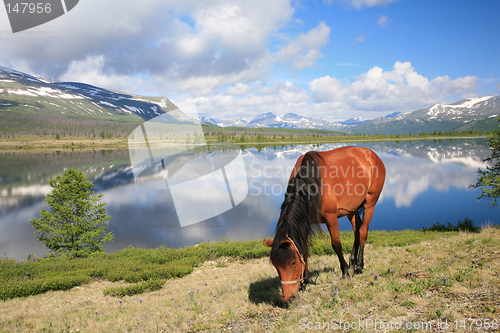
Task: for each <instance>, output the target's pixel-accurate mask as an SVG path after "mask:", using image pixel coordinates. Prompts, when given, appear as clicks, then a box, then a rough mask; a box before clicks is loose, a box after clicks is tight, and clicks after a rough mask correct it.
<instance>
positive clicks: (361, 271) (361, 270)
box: [354, 268, 363, 275]
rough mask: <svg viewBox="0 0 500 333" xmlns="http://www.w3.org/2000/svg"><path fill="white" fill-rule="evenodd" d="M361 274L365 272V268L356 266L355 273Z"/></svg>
mask: <svg viewBox="0 0 500 333" xmlns="http://www.w3.org/2000/svg"><path fill="white" fill-rule="evenodd" d="M359 274H363V269H362V268H356V269H355V270H354V275H359Z"/></svg>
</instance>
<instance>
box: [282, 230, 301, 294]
mask: <svg viewBox="0 0 500 333" xmlns="http://www.w3.org/2000/svg"><path fill="white" fill-rule="evenodd" d="M286 239H287V240H289V241H290V243H291V244H292V245H293V246H294V247H295V250H296V251H297V254H298V255H299V259H300V262H301V263H302V272H301V273H300V279H297V280H291V281H283V280H281V284H282V285H284V284H296V283H302V282H304V272H305V271H306V263H305V261H304V257H302V254H301V253H300V251H299V248H298V247H297V245H295V242H294V241H293V239H291V238H290V237H289V236H288V235H286Z"/></svg>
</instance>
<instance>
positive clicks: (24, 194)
mask: <svg viewBox="0 0 500 333" xmlns="http://www.w3.org/2000/svg"><path fill="white" fill-rule="evenodd" d="M345 145H355V146H363V147H367V148H370V149H372V150H374V151H375V152H376V153H377V154H378V155H379V156H380V158H381V159H382V161H383V162H384V164H385V166H386V169H387V177H386V183H385V186H384V190H383V192H382V196H381V198H380V200H379V203H378V204H377V206H376V208H375V214H374V217H373V219H372V221H371V223H370V230H403V229H420V228H422V227H429V226H431V225H432V224H434V223H435V222H440V223H442V224H446V222H451V223H453V224H456V222H457V221H459V220H461V219H463V218H465V217H469V218H471V219H472V220H473V221H474V223H475V225H479V226H481V225H485V224H487V223H495V224H498V223H499V215H500V214H498V212H499V211H498V208H490V206H489V202H488V201H484V200H481V201H477V200H476V198H477V196H478V195H479V191H478V190H475V189H469V188H468V186H469V185H470V184H473V183H475V181H476V178H477V174H476V172H477V169H478V168H484V167H485V164H484V162H483V159H484V158H486V157H488V156H489V155H490V150H489V148H488V145H487V143H486V140H485V139H454V140H425V141H423V140H412V141H400V142H396V141H395V142H363V143H361V142H360V143H353V144H321V145H293V146H290V145H287V146H276V147H261V148H255V147H253V148H246V149H244V150H243V151H242V154H241V155H242V156H243V161H244V167H245V169H246V173H247V184H248V195H247V196H246V198H245V199H244V200H243V201H242V202H241V203H239V204H238V205H236V206H235V207H234V208H232V209H229V210H228V211H226V212H224V213H223V214H220V215H218V216H215V217H212V218H210V219H208V220H205V221H202V222H200V223H196V224H192V225H189V226H184V227H181V226H180V223H179V218H178V216H177V212H176V210H175V206H174V203H173V198H172V194H171V191H169V189H168V187H167V189H163V190H155V189H151V188H148V187H147V186H143V184H136V183H135V180H134V174H133V170H132V167H131V164H130V159H129V152H128V151H127V150H112V151H85V152H78V151H74V152H46V153H36V154H35V153H25V152H23V153H17V152H16V153H0V254H1V255H3V256H6V257H10V258H16V259H18V260H24V259H25V258H26V257H27V256H28V255H29V254H31V253H34V254H35V255H37V256H42V255H43V254H44V253H47V250H46V249H45V247H44V246H43V245H42V244H41V243H40V242H39V241H38V240H37V238H36V235H35V234H34V229H33V228H32V226H31V223H30V222H29V220H30V219H32V218H34V217H39V211H40V209H42V208H47V205H46V204H45V201H44V200H45V197H46V194H47V193H48V192H50V190H51V188H50V186H49V185H48V181H49V179H52V178H54V177H55V176H57V175H61V174H62V173H63V172H64V170H65V169H67V168H75V169H77V170H80V171H83V172H84V173H85V174H86V175H87V178H88V179H89V180H91V181H92V182H93V183H94V186H95V187H94V190H95V191H96V192H98V193H102V194H103V198H104V201H105V203H106V209H107V211H108V214H109V215H111V220H110V221H109V230H111V231H113V233H114V235H115V240H114V241H113V242H110V243H107V244H105V251H106V252H114V251H117V250H120V249H123V248H125V247H127V246H134V247H142V248H154V247H159V246H166V247H172V248H176V247H184V246H187V245H193V244H197V243H198V242H206V241H217V240H220V239H221V238H224V239H229V240H250V239H258V238H263V237H269V236H272V235H273V234H274V228H275V226H276V221H277V219H278V216H279V208H280V206H281V203H282V202H283V198H284V191H285V190H286V184H287V181H288V178H289V174H290V171H291V169H292V168H293V166H294V164H295V161H296V160H297V158H298V157H299V156H300V155H302V154H304V153H305V152H307V151H309V150H330V149H334V148H338V147H341V146H345ZM192 195H193V196H194V197H196V198H197V199H200V197H201V196H203V195H207V196H210V195H211V194H210V193H207V192H204V191H198V192H195V193H193V194H192ZM192 209H193V210H196V209H198V207H197V205H193V207H192ZM339 224H340V228H341V230H351V229H352V227H351V225H350V223H349V221H348V220H347V218H345V217H344V218H341V219H340V220H339ZM368 237H369V236H368ZM345 246H347V247H349V248H350V247H351V246H352V244H345Z"/></svg>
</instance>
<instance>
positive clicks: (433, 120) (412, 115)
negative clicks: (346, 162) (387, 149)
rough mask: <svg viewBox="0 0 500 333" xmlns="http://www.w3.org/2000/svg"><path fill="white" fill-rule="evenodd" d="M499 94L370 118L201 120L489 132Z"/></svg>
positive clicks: (498, 112) (499, 111)
mask: <svg viewBox="0 0 500 333" xmlns="http://www.w3.org/2000/svg"><path fill="white" fill-rule="evenodd" d="M497 116H500V96H486V97H479V98H469V99H466V100H462V101H459V102H456V103H453V104H449V105H445V104H436V105H433V106H430V107H428V108H425V109H419V110H416V111H413V112H408V113H401V112H394V113H391V114H388V115H386V116H383V117H378V118H376V119H373V120H363V119H361V118H351V119H348V120H345V121H338V122H330V121H326V120H322V119H317V118H312V117H307V116H302V115H298V114H295V113H286V114H284V115H281V116H276V115H275V114H273V113H271V112H269V113H264V114H261V115H259V116H257V117H255V118H253V119H243V118H239V119H236V120H218V119H215V118H208V117H203V118H202V119H201V120H202V121H203V122H205V123H208V124H213V125H216V126H220V127H228V126H240V127H249V128H259V127H268V128H296V129H299V128H308V129H327V130H332V131H340V132H346V133H350V134H363V133H365V134H389V135H393V134H403V135H405V134H409V132H411V133H413V134H418V133H421V132H426V133H431V132H434V131H437V132H439V131H441V132H446V131H462V130H478V131H488V130H494V129H497V128H498V122H496V121H495V119H496V117H497Z"/></svg>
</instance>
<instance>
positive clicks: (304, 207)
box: [271, 152, 322, 266]
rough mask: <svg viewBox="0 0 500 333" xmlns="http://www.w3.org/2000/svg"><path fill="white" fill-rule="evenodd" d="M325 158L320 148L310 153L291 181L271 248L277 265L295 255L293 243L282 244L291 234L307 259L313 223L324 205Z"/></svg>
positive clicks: (272, 256)
mask: <svg viewBox="0 0 500 333" xmlns="http://www.w3.org/2000/svg"><path fill="white" fill-rule="evenodd" d="M321 159H322V158H321V156H320V155H319V154H318V153H317V152H308V153H306V154H305V155H304V158H303V159H302V163H301V166H300V169H299V171H298V172H297V175H296V176H295V177H293V178H292V179H291V180H290V182H289V183H288V187H287V190H286V193H285V201H283V204H282V205H281V214H280V217H279V219H278V224H277V225H276V233H275V236H274V241H273V247H272V249H271V262H272V263H273V264H274V265H278V266H284V265H285V264H286V263H287V262H288V261H289V260H290V258H291V257H292V256H293V252H292V251H291V250H290V247H289V246H283V245H282V244H281V242H282V241H284V240H286V239H287V237H290V238H291V239H292V240H293V242H294V243H295V245H296V246H297V249H298V250H299V252H300V253H301V254H302V256H303V257H304V260H306V261H307V258H308V256H309V251H308V240H309V235H311V234H312V233H313V228H312V224H311V223H314V222H318V221H317V220H318V218H319V211H320V208H321V186H322V180H321V176H320V174H319V161H320V160H321ZM285 244H286V243H285Z"/></svg>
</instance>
